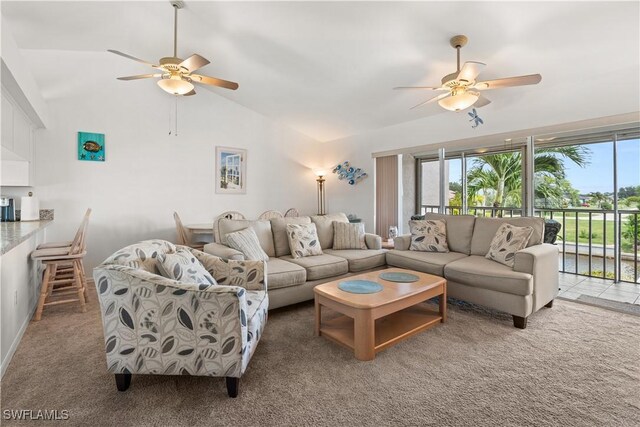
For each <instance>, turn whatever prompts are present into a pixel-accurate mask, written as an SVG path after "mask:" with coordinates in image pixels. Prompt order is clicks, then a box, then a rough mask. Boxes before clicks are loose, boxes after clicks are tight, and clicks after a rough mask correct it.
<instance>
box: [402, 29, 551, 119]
mask: <svg viewBox="0 0 640 427" xmlns="http://www.w3.org/2000/svg"><path fill="white" fill-rule="evenodd" d="M468 41H469V39H468V38H467V36H464V35H457V36H453V37H452V38H451V40H449V43H450V44H451V47H453V48H454V49H455V50H456V65H457V67H456V68H457V70H456V72H455V73H451V74H447V75H446V76H444V77H443V78H442V80H441V82H442V86H440V87H432V86H401V87H395V88H394V89H420V90H432V91H444V92H445V93H443V94H440V95H438V96H435V97H433V98H431V99H428V100H426V101H424V102H422V103H420V104H418V105H416V106H414V107H411V108H412V109H413V108H417V107H421V106H423V105H426V104H430V103H432V102H436V101H437V102H438V105H440V106H441V107H442V108H444V109H445V110H449V111H455V112H458V111H462V110H466V109H467V108H469V107H471V106H474V107H476V108H480V107H484V106H485V105H488V104H490V103H491V101H490V100H489V99H488V98H487V97H486V96H484V95H483V94H482V93H481V92H479V91H483V90H488V89H500V88H503V87H512V86H524V85H534V84H538V83H540V81H541V80H542V76H541V75H540V74H531V75H527V76H518V77H507V78H504V79H497V80H489V81H483V82H478V81H476V78H477V77H478V75H479V74H480V72H481V71H482V69H483V68H484V67H485V65H486V64H483V63H482V62H476V61H467V62H465V63H464V64H463V65H462V67H460V49H462V48H463V47H464V46H465V45H466V44H467V42H468Z"/></svg>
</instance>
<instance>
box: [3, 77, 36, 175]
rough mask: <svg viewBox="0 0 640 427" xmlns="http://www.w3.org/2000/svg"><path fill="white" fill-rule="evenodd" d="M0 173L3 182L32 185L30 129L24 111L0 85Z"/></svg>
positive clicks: (31, 131) (30, 126) (32, 165)
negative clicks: (0, 110) (0, 133)
mask: <svg viewBox="0 0 640 427" xmlns="http://www.w3.org/2000/svg"><path fill="white" fill-rule="evenodd" d="M1 127H2V165H1V169H2V174H1V175H0V184H1V185H3V186H16V187H28V186H33V185H34V179H33V177H34V175H35V173H34V166H35V163H34V162H35V160H34V159H35V150H34V148H35V147H34V143H33V137H34V130H33V128H34V127H33V124H32V123H31V121H30V120H29V119H28V118H27V115H26V114H24V112H23V111H22V110H21V109H20V108H19V107H18V106H17V104H16V103H15V102H14V101H13V99H12V98H11V97H10V96H9V95H8V94H7V92H6V90H5V89H4V88H3V89H2V123H1Z"/></svg>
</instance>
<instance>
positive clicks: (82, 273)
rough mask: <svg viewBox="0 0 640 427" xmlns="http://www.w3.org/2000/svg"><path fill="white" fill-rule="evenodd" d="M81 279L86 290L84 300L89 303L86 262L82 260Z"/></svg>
mask: <svg viewBox="0 0 640 427" xmlns="http://www.w3.org/2000/svg"><path fill="white" fill-rule="evenodd" d="M79 262H80V278H81V279H82V287H83V288H84V300H85V302H89V298H88V297H87V293H88V292H87V276H86V275H85V274H84V261H83V260H82V258H81V259H80V261H79Z"/></svg>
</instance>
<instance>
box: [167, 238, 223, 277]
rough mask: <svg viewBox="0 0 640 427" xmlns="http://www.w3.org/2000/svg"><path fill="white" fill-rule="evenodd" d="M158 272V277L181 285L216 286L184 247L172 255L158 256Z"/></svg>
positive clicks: (204, 269)
mask: <svg viewBox="0 0 640 427" xmlns="http://www.w3.org/2000/svg"><path fill="white" fill-rule="evenodd" d="M158 271H159V272H160V275H162V276H164V277H166V278H168V279H173V280H177V281H179V282H182V283H193V284H196V285H204V286H205V287H206V286H209V285H217V284H218V282H216V280H215V279H214V278H213V276H211V274H209V272H208V271H207V269H206V268H204V266H203V265H202V264H201V263H200V261H198V260H197V259H196V257H195V255H193V254H192V253H191V251H190V250H189V249H187V248H184V247H179V248H178V249H177V250H176V252H175V253H172V254H170V253H160V254H158Z"/></svg>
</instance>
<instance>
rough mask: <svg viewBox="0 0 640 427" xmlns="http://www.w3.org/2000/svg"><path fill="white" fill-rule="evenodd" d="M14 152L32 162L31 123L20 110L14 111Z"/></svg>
mask: <svg viewBox="0 0 640 427" xmlns="http://www.w3.org/2000/svg"><path fill="white" fill-rule="evenodd" d="M13 152H14V153H16V154H17V155H18V156H19V157H21V158H23V159H24V160H26V161H30V160H31V123H29V121H28V120H27V118H26V117H25V116H24V114H22V112H21V111H20V110H14V111H13Z"/></svg>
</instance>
